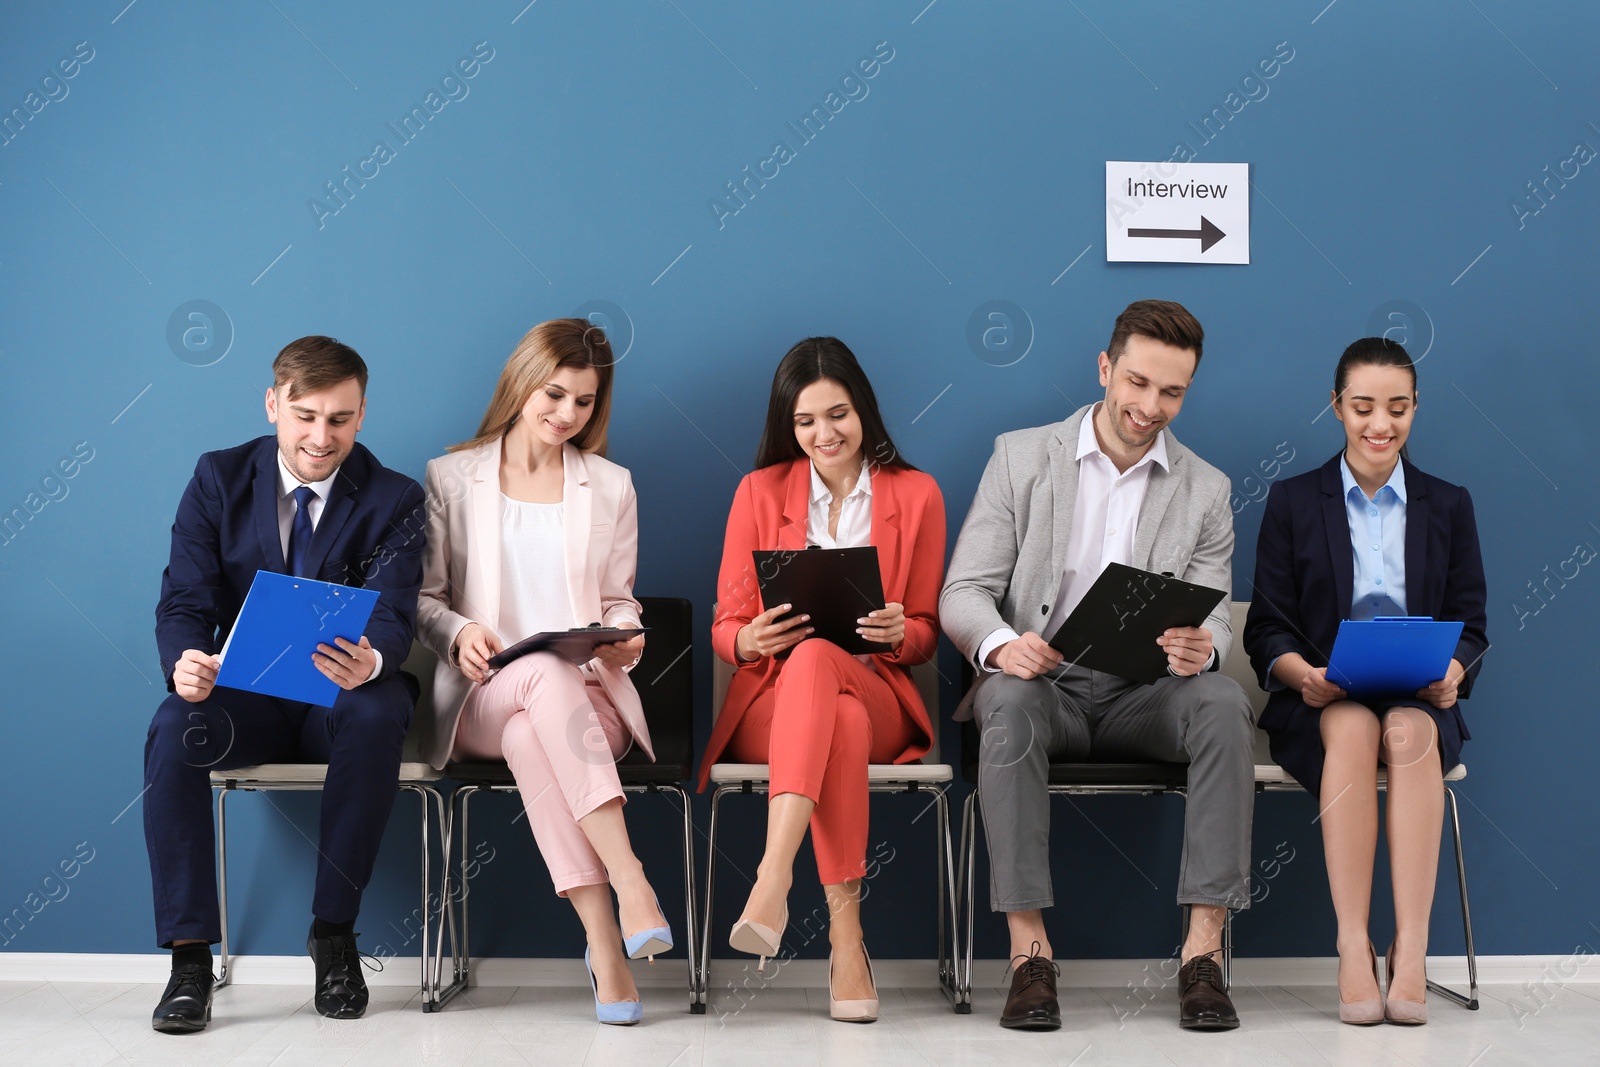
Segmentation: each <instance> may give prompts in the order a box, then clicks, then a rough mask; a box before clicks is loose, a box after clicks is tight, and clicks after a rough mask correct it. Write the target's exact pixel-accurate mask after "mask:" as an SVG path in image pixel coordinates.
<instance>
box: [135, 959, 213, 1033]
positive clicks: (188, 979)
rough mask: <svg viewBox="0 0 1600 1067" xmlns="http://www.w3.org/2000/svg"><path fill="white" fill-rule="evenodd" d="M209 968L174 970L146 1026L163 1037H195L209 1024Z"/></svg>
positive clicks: (200, 966)
mask: <svg viewBox="0 0 1600 1067" xmlns="http://www.w3.org/2000/svg"><path fill="white" fill-rule="evenodd" d="M216 981H217V980H216V979H215V978H214V977H212V974H211V965H210V964H209V963H207V964H205V965H204V966H202V965H200V964H189V965H187V966H183V967H174V968H173V969H172V977H171V979H169V980H168V981H167V990H166V992H164V993H162V994H161V1003H159V1004H157V1005H156V1010H155V1011H154V1012H153V1013H152V1014H151V1016H150V1025H151V1026H152V1027H154V1028H155V1029H157V1030H159V1031H160V1032H161V1033H163V1034H195V1033H199V1032H200V1031H201V1030H204V1029H205V1028H206V1023H208V1022H210V1021H211V989H212V987H213V986H214V985H215V984H216Z"/></svg>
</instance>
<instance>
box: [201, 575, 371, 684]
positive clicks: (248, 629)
mask: <svg viewBox="0 0 1600 1067" xmlns="http://www.w3.org/2000/svg"><path fill="white" fill-rule="evenodd" d="M377 603H378V591H377V590H376V589H358V588H356V587H354V586H349V585H335V584H334V583H333V582H319V581H317V580H315V579H313V578H297V577H295V576H294V575H292V574H278V573H277V572H275V571H256V577H255V580H254V581H253V582H251V583H250V592H249V595H247V596H246V597H245V599H244V606H243V607H242V608H240V609H239V617H238V619H236V620H234V624H233V630H232V631H231V632H230V633H229V634H228V640H227V642H226V643H225V644H224V645H223V646H222V651H221V652H220V653H218V656H219V658H220V659H221V660H222V668H221V670H219V671H217V684H218V685H222V686H227V687H228V688H230V689H243V690H246V691H247V692H251V693H261V694H263V695H265V696H272V697H281V698H282V699H284V700H297V701H300V702H301V703H304V704H316V705H318V706H319V707H324V708H327V707H332V706H333V702H334V701H335V700H336V699H338V697H339V692H340V690H339V686H338V685H337V684H335V683H334V681H333V680H332V679H331V678H329V677H328V676H327V675H325V674H323V673H322V672H321V671H319V670H317V668H316V666H315V664H313V663H312V661H311V654H312V653H313V652H315V651H316V650H317V646H318V645H319V644H323V645H333V646H334V647H335V648H337V647H338V646H337V645H336V644H334V640H333V639H334V638H335V637H342V638H344V639H345V640H346V641H360V640H361V635H362V634H363V633H365V632H366V629H367V620H368V619H370V618H371V617H372V609H373V607H374V606H375V605H376V604H377Z"/></svg>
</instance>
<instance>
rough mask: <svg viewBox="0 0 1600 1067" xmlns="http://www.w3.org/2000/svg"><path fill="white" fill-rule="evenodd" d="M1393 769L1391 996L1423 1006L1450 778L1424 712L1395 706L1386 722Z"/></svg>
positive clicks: (1386, 755)
mask: <svg viewBox="0 0 1600 1067" xmlns="http://www.w3.org/2000/svg"><path fill="white" fill-rule="evenodd" d="M1383 752H1384V762H1385V763H1387V764H1388V766H1389V810H1388V818H1387V828H1388V831H1389V870H1390V873H1391V876H1392V877H1393V880H1394V926H1395V931H1394V941H1395V951H1394V959H1395V970H1394V983H1393V985H1392V986H1391V987H1390V990H1389V992H1390V995H1391V996H1393V997H1395V998H1397V999H1399V1000H1410V1001H1417V1002H1419V1003H1420V1002H1422V1001H1423V999H1424V997H1425V995H1426V993H1427V977H1426V974H1425V971H1424V966H1423V965H1424V961H1425V959H1426V958H1427V955H1428V917H1429V915H1430V914H1431V913H1432V911H1433V890H1434V881H1435V879H1436V878H1437V876H1438V873H1439V837H1440V833H1441V830H1442V826H1443V823H1444V775H1443V773H1442V771H1441V770H1440V764H1439V733H1438V727H1437V726H1435V725H1434V721H1433V717H1432V716H1431V715H1429V714H1428V713H1427V712H1425V711H1422V710H1421V709H1419V708H1395V709H1394V710H1393V711H1390V712H1389V714H1388V715H1387V716H1385V718H1384V730H1383Z"/></svg>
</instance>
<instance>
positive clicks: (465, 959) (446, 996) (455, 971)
mask: <svg viewBox="0 0 1600 1067" xmlns="http://www.w3.org/2000/svg"><path fill="white" fill-rule="evenodd" d="M478 791H479V787H478V786H475V785H463V786H461V787H459V788H457V789H456V791H455V792H454V793H453V794H451V797H450V801H449V804H450V809H451V812H452V814H451V815H450V817H449V823H450V832H449V840H450V841H451V843H452V845H453V844H454V838H455V836H456V829H455V823H456V819H457V818H458V817H459V819H460V821H461V831H460V833H461V846H460V849H459V853H460V856H459V859H457V860H452V858H451V857H450V855H449V854H448V853H446V856H445V864H446V867H447V868H448V866H449V864H451V863H452V862H454V863H456V868H455V869H456V871H457V873H458V874H459V876H460V881H459V895H457V892H458V883H456V882H455V881H452V880H450V879H449V876H448V875H447V876H446V889H447V896H446V899H445V905H444V906H445V908H446V910H448V911H449V912H450V913H451V919H450V948H451V960H450V964H451V966H450V984H449V985H443V984H442V982H441V986H442V987H441V988H439V990H438V992H437V993H436V994H435V1008H434V1010H435V1011H439V1010H442V1009H443V1008H444V1006H445V1005H446V1004H448V1003H450V1002H451V1001H452V1000H454V999H455V998H456V997H457V996H459V995H460V994H461V993H464V992H465V991H466V989H467V987H468V986H469V985H471V974H470V971H471V966H472V957H471V943H470V942H469V941H468V939H467V922H468V915H467V897H468V894H470V893H471V891H472V878H471V876H470V872H471V870H472V868H471V865H470V863H471V861H470V857H469V852H470V849H471V847H472V845H471V842H472V832H471V825H470V817H471V812H470V811H469V810H468V805H469V801H470V800H471V797H472V795H473V794H474V793H477V792H478ZM457 808H459V811H460V814H459V816H457V815H456V814H454V812H455V811H456V810H457ZM457 908H459V909H460V919H459V924H458V921H457V919H456V916H455V912H456V909H457ZM439 965H440V967H441V969H442V968H443V966H444V964H443V955H442V953H441V957H440V964H439Z"/></svg>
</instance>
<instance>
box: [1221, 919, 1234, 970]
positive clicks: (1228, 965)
mask: <svg viewBox="0 0 1600 1067" xmlns="http://www.w3.org/2000/svg"><path fill="white" fill-rule="evenodd" d="M1222 988H1223V989H1227V990H1231V989H1232V988H1233V909H1232V908H1229V909H1227V910H1226V911H1224V912H1223V913H1222Z"/></svg>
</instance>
